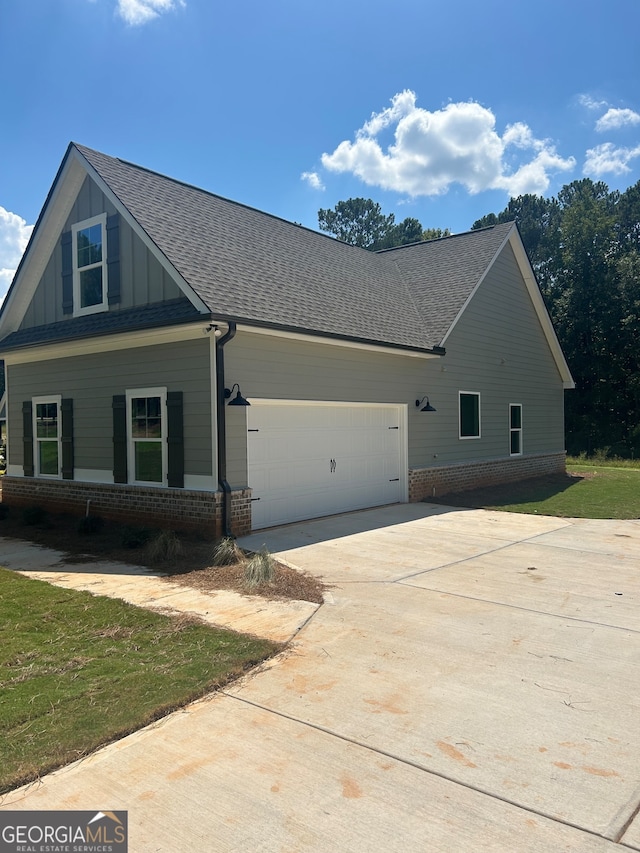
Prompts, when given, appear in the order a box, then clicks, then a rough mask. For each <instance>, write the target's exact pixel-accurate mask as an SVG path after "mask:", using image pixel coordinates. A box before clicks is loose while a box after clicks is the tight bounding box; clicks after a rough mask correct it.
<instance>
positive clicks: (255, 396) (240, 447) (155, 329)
mask: <svg viewBox="0 0 640 853" xmlns="http://www.w3.org/2000/svg"><path fill="white" fill-rule="evenodd" d="M0 358H2V359H4V361H5V366H6V407H7V411H6V417H7V445H8V447H7V450H8V458H7V473H6V476H5V478H4V481H3V500H4V501H5V502H7V503H9V504H16V505H27V504H39V505H41V506H44V507H48V508H51V509H56V508H57V509H65V510H70V511H75V512H79V513H84V511H85V508H86V507H90V510H91V512H92V513H95V514H100V515H103V516H105V517H113V518H121V519H127V520H129V521H131V520H132V519H137V520H139V521H140V522H141V523H142V522H144V523H149V522H153V521H155V522H157V523H158V524H163V525H170V526H171V527H174V528H181V527H199V528H208V529H209V530H211V531H212V530H213V529H215V530H216V532H218V533H221V532H227V533H229V532H232V533H234V534H241V533H245V532H247V531H249V530H250V529H255V528H260V527H267V526H271V525H277V524H282V523H286V522H291V521H296V520H300V519H305V518H312V517H316V516H321V515H327V514H331V513H337V512H342V511H346V510H352V509H358V508H364V507H370V506H374V505H381V504H387V503H394V502H402V501H419V500H421V499H423V498H425V497H430V498H431V497H434V496H435V497H438V496H439V495H441V494H443V493H445V492H455V491H460V490H463V489H465V488H469V487H473V486H476V485H479V484H485V483H489V482H500V481H507V480H513V479H522V478H526V477H532V476H535V475H540V474H545V473H550V472H556V471H562V470H564V465H565V453H564V416H563V394H564V389H565V388H571V387H573V381H572V378H571V374H570V372H569V369H568V367H567V364H566V361H565V359H564V356H563V354H562V351H561V348H560V346H559V344H558V340H557V338H556V335H555V333H554V330H553V327H552V324H551V322H550V319H549V316H548V314H547V311H546V309H545V306H544V303H543V300H542V298H541V295H540V292H539V289H538V286H537V284H536V280H535V276H534V273H533V271H532V268H531V265H530V263H529V261H528V259H527V255H526V252H525V250H524V248H523V245H522V241H521V238H520V235H519V233H518V229H517V226H516V225H515V224H513V223H508V224H501V225H496V226H494V227H491V228H486V229H483V230H478V231H471V232H468V233H465V234H457V235H453V236H450V237H445V238H442V239H439V240H433V241H428V242H422V243H416V244H413V245H409V246H403V247H400V248H396V249H390V250H386V251H382V252H377V253H375V252H369V251H366V250H364V249H360V248H357V247H354V246H351V245H347V244H345V243H341V242H339V241H337V240H335V239H333V238H331V237H329V236H326V235H323V234H319V233H317V232H315V231H312V230H309V229H307V228H304V227H302V226H300V225H297V224H293V223H291V222H286V221H284V220H282V219H280V218H278V217H275V216H271V215H269V214H266V213H262V212H260V211H258V210H254V209H252V208H250V207H247V206H245V205H243V204H239V203H236V202H233V201H229V200H228V199H225V198H221V197H219V196H217V195H214V194H212V193H210V192H207V191H205V190H202V189H198V188H196V187H193V186H190V185H187V184H185V183H182V182H180V181H177V180H173V179H171V178H168V177H165V176H163V175H160V174H157V173H155V172H152V171H149V170H147V169H145V168H142V167H140V166H136V165H134V164H132V163H128V162H125V161H123V160H119V159H117V158H114V157H110V156H106V155H104V154H101V153H98V152H97V151H93V150H91V149H89V148H85V147H83V146H81V145H77V144H73V143H72V144H70V145H69V148H68V149H67V152H66V154H65V156H64V159H63V161H62V164H61V166H60V169H59V171H58V174H57V175H56V178H55V180H54V183H53V185H52V187H51V190H50V192H49V195H48V197H47V199H46V201H45V204H44V208H43V210H42V212H41V214H40V217H39V218H38V221H37V223H36V225H35V228H34V231H33V234H32V236H31V240H30V242H29V245H28V247H27V249H26V252H25V254H24V257H23V258H22V261H21V263H20V265H19V268H18V270H17V272H16V275H15V278H14V280H13V283H12V285H11V288H10V290H9V293H8V295H7V297H6V299H5V302H4V305H3V307H2V311H1V312H0ZM88 502H90V503H88Z"/></svg>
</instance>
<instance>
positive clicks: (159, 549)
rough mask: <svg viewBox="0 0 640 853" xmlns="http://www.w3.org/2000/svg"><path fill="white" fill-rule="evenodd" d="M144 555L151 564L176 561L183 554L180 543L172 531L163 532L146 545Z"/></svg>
mask: <svg viewBox="0 0 640 853" xmlns="http://www.w3.org/2000/svg"><path fill="white" fill-rule="evenodd" d="M146 553H147V557H148V558H149V560H150V562H152V563H164V562H167V561H169V560H171V561H173V560H177V559H178V557H181V556H182V553H183V548H182V542H181V541H180V539H179V538H178V536H177V535H176V534H175V533H174V532H173V530H163V531H161V532H160V533H158V535H157V536H154V538H153V539H151V540H150V541H149V542H148V543H147V546H146Z"/></svg>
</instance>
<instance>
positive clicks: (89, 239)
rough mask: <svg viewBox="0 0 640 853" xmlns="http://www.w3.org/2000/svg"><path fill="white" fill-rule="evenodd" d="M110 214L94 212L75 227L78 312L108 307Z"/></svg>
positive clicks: (74, 299)
mask: <svg viewBox="0 0 640 853" xmlns="http://www.w3.org/2000/svg"><path fill="white" fill-rule="evenodd" d="M106 232H107V215H106V213H103V214H101V215H100V216H94V217H93V218H92V219H86V220H85V221H84V222H78V223H77V224H76V225H74V226H73V227H72V228H71V233H72V261H73V306H74V314H75V315H76V316H80V315H82V314H93V313H95V312H97V311H106V310H107V308H108V302H107V240H106Z"/></svg>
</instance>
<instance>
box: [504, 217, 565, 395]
mask: <svg viewBox="0 0 640 853" xmlns="http://www.w3.org/2000/svg"><path fill="white" fill-rule="evenodd" d="M509 241H510V243H511V248H512V249H513V254H514V255H515V257H516V261H517V262H518V266H519V267H520V272H521V273H522V277H523V278H524V282H525V284H526V286H527V291H528V293H529V297H530V299H531V302H532V303H533V307H534V309H535V312H536V314H537V316H538V321H539V323H540V325H541V327H542V331H543V333H544V336H545V338H546V339H547V343H548V344H549V349H550V350H551V354H552V355H553V357H554V359H555V362H556V366H557V368H558V372H559V374H560V376H561V378H562V385H563V388H566V389H568V390H569V389H572V388H575V387H576V383H575V382H574V381H573V377H572V376H571V371H570V370H569V365H568V364H567V361H566V359H565V357H564V353H563V352H562V347H561V346H560V341H559V340H558V336H557V335H556V332H555V329H554V328H553V324H552V322H551V318H550V317H549V312H548V311H547V306H546V305H545V304H544V300H543V298H542V294H541V293H540V288H539V287H538V282H537V281H536V277H535V273H534V272H533V268H532V267H531V263H530V262H529V258H528V257H527V253H526V251H525V248H524V244H523V242H522V238H521V237H520V232H519V231H518V229H517V228H516V227H515V225H514V227H513V229H512V231H510V232H509Z"/></svg>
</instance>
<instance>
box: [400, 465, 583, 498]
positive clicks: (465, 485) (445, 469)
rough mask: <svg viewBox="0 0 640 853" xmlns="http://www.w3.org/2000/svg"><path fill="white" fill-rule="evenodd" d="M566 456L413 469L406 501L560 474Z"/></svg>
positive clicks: (563, 469)
mask: <svg viewBox="0 0 640 853" xmlns="http://www.w3.org/2000/svg"><path fill="white" fill-rule="evenodd" d="M565 456H566V454H565V453H544V454H537V455H533V456H512V457H509V458H506V459H488V460H486V461H482V462H462V463H459V464H457V465H441V466H434V467H433V468H415V469H413V470H411V471H409V500H410V501H411V502H412V503H415V502H417V501H421V500H423V499H424V498H434V497H439V496H440V495H448V494H451V493H454V492H465V491H468V490H469V489H476V488H479V487H481V486H490V485H495V484H498V483H509V482H513V481H515V480H527V479H530V478H532V477H543V476H545V475H546V474H557V473H562V472H564V471H565V470H566V467H565V466H566V458H565Z"/></svg>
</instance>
